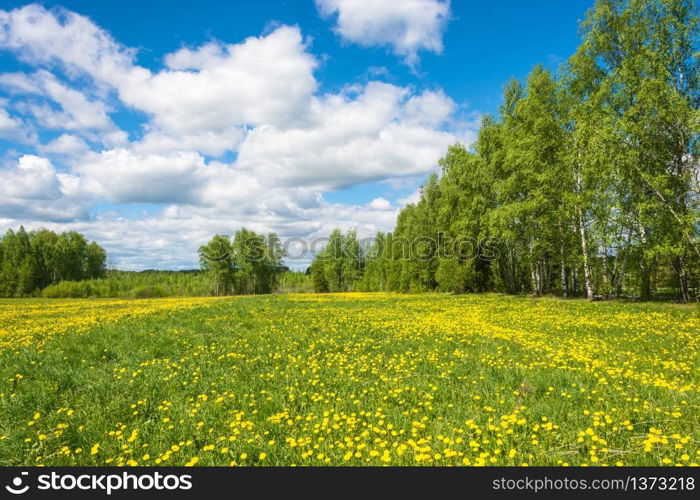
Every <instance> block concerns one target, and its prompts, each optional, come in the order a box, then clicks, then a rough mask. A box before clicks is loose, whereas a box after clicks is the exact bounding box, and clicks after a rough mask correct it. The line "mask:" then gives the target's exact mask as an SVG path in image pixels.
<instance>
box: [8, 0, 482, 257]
mask: <svg viewBox="0 0 700 500" xmlns="http://www.w3.org/2000/svg"><path fill="white" fill-rule="evenodd" d="M321 3H328V4H329V5H330V2H319V6H320V5H321ZM381 4H385V2H373V3H372V6H371V7H369V9H370V10H371V9H374V10H375V13H376V14H377V16H378V17H377V18H376V20H377V23H379V25H380V26H381V28H376V29H380V30H384V31H385V32H386V33H385V35H386V37H387V38H386V39H382V38H381V37H380V38H376V32H373V31H372V30H374V29H375V27H370V28H371V29H370V28H368V29H370V33H369V34H370V35H372V36H375V39H374V41H372V42H371V44H376V43H382V44H389V45H391V46H392V47H393V50H394V51H395V52H396V53H397V54H399V55H401V56H404V57H406V58H407V60H408V61H409V62H412V63H413V62H415V57H416V54H417V53H418V51H420V50H431V51H436V52H439V51H440V50H441V36H442V30H443V28H444V21H445V19H446V17H447V11H448V8H447V5H446V3H445V2H425V1H424V2H419V1H417V0H406V4H407V5H408V4H410V5H408V6H404V5H403V4H404V2H392V5H393V6H394V8H393V9H386V5H384V7H382V5H381ZM417 4H425V5H423V6H422V7H421V6H418V5H417ZM428 4H430V5H428ZM338 5H339V7H338V9H340V10H338V11H337V12H338V13H339V18H338V22H339V30H340V27H341V25H342V26H346V27H347V26H351V27H352V26H354V24H353V22H355V21H356V20H357V19H358V17H357V16H355V14H353V13H354V12H355V10H353V9H354V7H352V5H351V6H350V10H347V9H346V10H345V11H344V12H345V17H343V16H342V14H343V11H342V9H343V8H345V7H341V6H340V3H338ZM343 5H345V3H343ZM348 5H350V4H348ZM382 9H383V10H382ZM426 9H427V10H426ZM431 9H432V10H431ZM390 10H391V11H392V12H394V13H395V14H396V15H395V17H394V18H393V19H394V20H393V21H391V20H390V17H391V16H390V14H391V12H389V11H390ZM331 12H335V11H331ZM348 12H350V13H351V14H352V16H351V18H352V19H354V20H355V21H353V22H350V24H348V22H349V21H347V19H349V18H348V17H347V16H348V15H349V14H348ZM358 12H359V11H358ZM416 13H419V14H420V15H418V14H416ZM357 15H358V16H359V14H357ZM391 15H393V14H391ZM353 16H354V17H353ZM343 19H345V21H343ZM341 21H342V22H341ZM343 23H345V24H343ZM372 26H374V25H372ZM431 26H432V27H431ZM389 28H391V30H389ZM348 29H350V28H348ZM392 30H393V31H392ZM390 31H391V33H390ZM339 32H340V31H339ZM341 34H342V32H341ZM368 40H369V39H368ZM0 49H6V50H10V51H12V52H13V53H15V54H17V56H18V57H19V58H21V59H22V60H23V61H24V62H25V63H27V64H29V65H31V66H33V67H34V68H35V70H33V72H31V73H26V74H25V73H5V74H2V75H0V85H2V86H3V88H5V89H8V90H9V91H10V94H11V95H10V98H11V101H8V103H5V102H0V105H1V106H0V134H2V133H3V130H7V131H10V130H14V129H16V127H17V126H18V125H23V123H21V120H25V121H27V122H30V121H31V120H33V122H34V123H36V124H37V125H38V126H40V127H41V128H43V129H54V130H60V131H61V132H59V133H60V134H61V135H59V136H58V137H56V138H54V139H53V140H51V141H50V142H48V143H46V144H43V145H40V146H37V151H38V152H40V153H41V154H44V155H50V157H51V158H52V160H53V161H55V162H58V163H57V165H58V167H56V168H55V167H54V165H53V164H52V163H51V162H49V160H47V159H45V158H40V157H38V156H24V157H22V158H21V159H20V160H19V161H18V163H17V164H16V165H13V166H10V167H9V168H6V169H0V182H2V186H0V195H2V196H1V198H0V199H1V200H2V201H0V216H8V217H10V220H0V229H3V228H6V227H10V226H13V227H14V226H16V225H18V224H19V223H24V224H26V225H27V227H40V226H41V225H48V226H49V227H52V228H54V229H59V230H69V229H74V230H78V231H81V232H84V233H85V234H87V235H88V236H89V237H91V238H93V239H96V240H97V241H99V242H100V243H102V244H104V245H105V247H106V248H107V249H108V250H109V251H110V253H111V254H112V255H117V256H120V260H119V265H120V266H125V267H131V268H144V267H157V268H163V267H191V266H195V265H196V249H197V247H198V246H199V245H201V244H202V243H204V242H205V241H206V240H207V239H209V238H210V237H211V235H212V234H214V233H228V234H233V232H234V231H235V230H236V229H238V228H240V227H241V226H246V227H250V228H251V229H254V230H256V231H259V232H268V231H275V232H278V233H279V234H280V235H282V236H285V237H304V238H313V237H316V236H324V235H327V234H328V233H330V231H331V230H332V228H333V227H335V226H340V227H342V228H344V229H348V228H350V227H356V228H357V229H358V231H359V233H360V234H361V235H363V236H371V235H373V234H374V233H375V232H376V231H379V230H381V231H387V230H390V229H391V228H392V226H393V224H394V222H395V216H396V212H397V207H395V206H394V205H392V204H391V203H390V202H389V201H388V200H386V199H385V198H381V197H380V198H376V199H374V200H372V201H371V202H370V203H366V204H334V203H328V202H326V201H325V200H324V199H323V192H324V190H327V189H337V188H341V187H344V186H350V185H353V184H357V183H366V182H370V181H377V180H380V181H387V182H389V183H394V184H396V185H401V186H403V183H405V182H408V181H407V179H410V182H411V183H412V185H415V182H414V181H415V178H416V177H418V178H421V177H423V176H425V175H426V174H428V173H430V172H431V171H433V170H434V169H435V167H436V166H437V160H438V159H439V158H440V157H441V156H442V155H443V154H444V152H445V150H446V148H447V146H448V145H449V144H451V143H452V142H454V141H455V140H457V139H458V138H462V137H469V133H470V130H471V124H468V123H467V124H463V123H460V122H458V121H457V120H456V119H455V113H456V109H457V106H456V105H455V103H454V102H453V101H452V99H450V98H449V97H448V96H447V95H445V94H444V92H442V91H441V90H439V89H436V90H425V91H417V90H415V89H414V88H411V87H403V86H399V85H389V84H385V83H379V82H369V83H367V84H364V85H357V86H353V87H348V88H345V89H343V90H342V91H340V92H325V93H324V92H319V90H318V88H319V86H320V85H319V82H317V80H316V78H315V76H314V71H315V69H316V67H317V64H318V63H317V59H316V58H315V57H314V56H313V55H312V54H311V52H310V47H309V44H308V43H307V41H306V40H305V39H304V37H303V35H302V33H301V31H300V30H299V28H297V27H290V26H281V27H278V28H277V29H275V30H274V31H272V32H269V33H267V34H265V35H264V36H259V37H251V38H247V39H245V40H243V41H240V42H239V43H233V44H227V43H223V42H218V41H214V42H210V43H206V44H204V45H202V46H199V47H185V48H181V49H179V50H176V51H174V52H172V53H170V54H168V55H166V56H165V58H164V63H165V66H164V67H163V68H162V69H159V70H155V69H153V70H150V69H146V68H143V67H141V66H139V65H138V64H137V62H136V58H135V55H136V54H135V52H134V51H133V50H132V49H129V48H126V47H123V46H122V45H121V44H120V43H118V42H117V41H115V40H114V39H113V38H112V37H111V35H109V34H108V33H107V32H105V31H104V30H103V29H102V28H100V27H98V26H96V25H95V24H94V23H93V22H92V21H91V20H89V19H88V18H86V17H83V16H80V15H78V14H75V13H72V12H69V11H66V10H63V9H52V10H46V9H44V8H43V7H40V6H36V5H31V6H27V7H23V8H21V9H16V10H13V11H10V12H6V11H1V10H0ZM376 71H378V70H376ZM5 104H7V105H8V108H7V109H8V110H12V112H13V113H17V112H24V115H22V116H21V118H18V117H16V116H12V115H10V114H9V112H5V111H4V108H5ZM124 107H125V108H130V109H134V110H138V111H142V112H144V113H145V114H146V116H147V122H146V123H145V124H143V127H142V129H141V130H142V132H143V133H142V135H141V136H140V137H139V138H138V139H136V140H132V141H129V137H128V136H127V134H126V133H125V132H124V131H122V130H120V129H119V128H117V127H116V125H115V124H114V123H113V121H112V119H111V117H110V114H111V113H113V112H114V111H117V110H120V109H122V108H124ZM3 113H4V114H3ZM3 127H4V128H3ZM133 132H137V131H133ZM8 133H9V132H8ZM42 135H43V134H42ZM55 135H56V134H55V132H54V133H52V134H51V137H54V136H55ZM51 155H54V156H51ZM211 157H214V158H216V159H215V160H212V159H211ZM391 185H393V184H391ZM8 186H9V187H8ZM37 197H43V198H41V200H40V201H39V199H38V198H37ZM102 201H108V202H111V203H114V204H117V206H116V207H115V208H114V209H113V210H112V209H110V211H105V210H102V211H101V212H97V213H92V214H89V208H90V207H95V204H96V203H99V202H102ZM130 203H145V204H154V205H153V206H149V207H148V209H147V211H146V213H144V214H142V215H139V216H137V217H136V216H134V215H133V214H132V215H130V216H129V217H128V218H126V217H125V216H124V215H123V214H124V211H123V208H122V206H120V204H122V205H123V204H130ZM52 221H53V222H52Z"/></svg>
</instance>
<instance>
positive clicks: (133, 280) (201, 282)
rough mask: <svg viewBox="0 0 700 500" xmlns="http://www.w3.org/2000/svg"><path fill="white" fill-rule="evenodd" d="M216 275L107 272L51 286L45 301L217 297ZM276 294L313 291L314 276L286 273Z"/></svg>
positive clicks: (200, 273) (282, 276) (45, 292)
mask: <svg viewBox="0 0 700 500" xmlns="http://www.w3.org/2000/svg"><path fill="white" fill-rule="evenodd" d="M212 285H213V282H212V276H211V275H209V274H207V273H206V272H204V271H201V270H188V271H119V270H110V271H107V273H106V276H105V277H104V278H100V279H94V280H84V281H63V282H61V283H58V284H56V285H51V286H48V287H47V288H45V289H44V290H43V292H42V293H41V295H42V296H43V297H45V298H91V297H92V298H137V299H142V298H157V297H186V296H190V297H192V296H193V297H201V296H209V295H213V291H214V287H213V286H212ZM275 291H276V292H281V293H293V292H312V291H313V286H312V285H311V277H310V276H308V275H307V274H305V273H301V272H293V271H288V270H283V271H281V272H280V273H279V275H278V279H277V288H276V289H275Z"/></svg>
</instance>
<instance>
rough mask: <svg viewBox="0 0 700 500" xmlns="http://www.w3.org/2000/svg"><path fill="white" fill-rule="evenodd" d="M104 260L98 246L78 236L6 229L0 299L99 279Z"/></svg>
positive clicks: (1, 250) (2, 241)
mask: <svg viewBox="0 0 700 500" xmlns="http://www.w3.org/2000/svg"><path fill="white" fill-rule="evenodd" d="M106 257H107V254H106V253H105V251H104V249H103V248H102V247H101V246H99V245H98V244H97V243H95V242H89V241H88V240H87V239H86V238H85V237H84V236H83V235H82V234H80V233H76V232H72V231H71V232H66V233H61V234H57V233H55V232H53V231H49V230H48V229H40V230H38V231H31V232H29V233H27V232H26V231H25V230H24V227H20V228H19V230H17V231H16V232H15V231H13V230H9V231H7V233H5V235H4V236H3V237H2V239H0V296H1V297H22V296H30V295H36V294H38V292H39V291H40V290H41V289H43V288H45V287H47V286H49V285H51V284H55V283H59V282H61V281H64V280H73V281H80V280H85V279H93V278H99V277H101V276H103V275H104V272H105V261H106Z"/></svg>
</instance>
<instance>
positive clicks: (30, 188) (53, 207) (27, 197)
mask: <svg viewBox="0 0 700 500" xmlns="http://www.w3.org/2000/svg"><path fill="white" fill-rule="evenodd" d="M73 179H74V178H73V176H71V175H69V174H64V173H59V172H57V171H56V169H55V168H54V167H53V165H52V164H51V162H50V161H49V160H48V159H46V158H42V157H39V156H34V155H24V156H22V157H20V158H19V160H18V161H17V164H16V165H13V166H10V167H8V168H2V169H0V215H4V216H9V217H12V218H13V219H20V218H25V219H26V218H30V219H38V220H71V219H74V218H78V217H81V216H84V211H85V205H84V204H82V203H80V201H79V200H73V199H70V197H69V196H67V195H69V194H70V189H71V183H72V182H73Z"/></svg>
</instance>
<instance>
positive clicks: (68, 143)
mask: <svg viewBox="0 0 700 500" xmlns="http://www.w3.org/2000/svg"><path fill="white" fill-rule="evenodd" d="M89 149H90V147H89V146H88V145H87V144H86V143H85V141H83V140H82V139H81V138H80V137H78V136H75V135H72V134H62V135H60V136H58V137H56V138H55V139H53V140H52V141H49V142H48V143H47V144H44V145H42V146H39V151H41V152H42V153H54V154H60V155H78V154H81V153H86V152H87V151H89Z"/></svg>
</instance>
